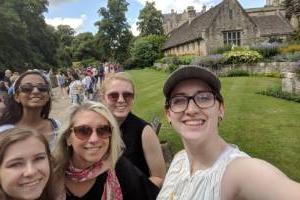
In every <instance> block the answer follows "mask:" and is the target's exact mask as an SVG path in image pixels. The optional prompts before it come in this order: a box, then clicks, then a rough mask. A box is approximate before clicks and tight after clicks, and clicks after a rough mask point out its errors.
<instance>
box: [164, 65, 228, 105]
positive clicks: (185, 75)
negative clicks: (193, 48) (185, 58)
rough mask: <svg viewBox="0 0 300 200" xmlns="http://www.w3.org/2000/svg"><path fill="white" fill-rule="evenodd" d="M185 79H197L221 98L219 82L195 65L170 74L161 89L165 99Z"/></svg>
mask: <svg viewBox="0 0 300 200" xmlns="http://www.w3.org/2000/svg"><path fill="white" fill-rule="evenodd" d="M187 79H199V80H201V81H203V82H205V83H207V84H208V85H209V87H210V88H211V89H212V90H213V91H214V92H215V93H216V94H217V95H220V96H221V93H220V91H221V82H220V80H219V79H218V77H217V76H216V75H215V74H214V73H213V72H211V71H209V70H208V69H206V68H203V67H200V66H196V65H184V66H181V67H179V68H178V69H176V70H175V71H174V72H172V73H171V74H170V75H169V77H168V78H167V80H166V82H165V84H164V87H163V93H164V95H165V97H166V98H169V97H170V95H171V92H172V90H173V89H174V88H175V86H176V85H177V84H178V83H180V82H181V81H184V80H187ZM221 97H222V96H221ZM222 101H223V98H222Z"/></svg>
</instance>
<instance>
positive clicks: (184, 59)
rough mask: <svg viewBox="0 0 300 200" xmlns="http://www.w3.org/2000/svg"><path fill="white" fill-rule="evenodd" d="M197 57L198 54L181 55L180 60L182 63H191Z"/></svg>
mask: <svg viewBox="0 0 300 200" xmlns="http://www.w3.org/2000/svg"><path fill="white" fill-rule="evenodd" d="M195 58H196V56H194V55H185V56H179V57H178V61H179V64H180V65H189V64H191V63H192V61H193V60H194V59H195Z"/></svg>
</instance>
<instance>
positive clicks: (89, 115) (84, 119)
mask: <svg viewBox="0 0 300 200" xmlns="http://www.w3.org/2000/svg"><path fill="white" fill-rule="evenodd" d="M72 121H73V124H74V126H76V125H80V124H85V125H91V126H93V125H99V124H101V125H106V124H109V122H108V120H107V119H106V118H105V117H104V116H103V115H101V114H99V113H97V112H95V111H92V110H81V111H79V112H77V113H76V114H75V115H74V117H73V119H72Z"/></svg>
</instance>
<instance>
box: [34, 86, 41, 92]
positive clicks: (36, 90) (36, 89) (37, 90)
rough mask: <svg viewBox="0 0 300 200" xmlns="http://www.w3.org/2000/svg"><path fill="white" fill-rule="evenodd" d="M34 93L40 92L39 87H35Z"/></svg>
mask: <svg viewBox="0 0 300 200" xmlns="http://www.w3.org/2000/svg"><path fill="white" fill-rule="evenodd" d="M32 92H40V91H39V89H38V88H37V87H33V89H32Z"/></svg>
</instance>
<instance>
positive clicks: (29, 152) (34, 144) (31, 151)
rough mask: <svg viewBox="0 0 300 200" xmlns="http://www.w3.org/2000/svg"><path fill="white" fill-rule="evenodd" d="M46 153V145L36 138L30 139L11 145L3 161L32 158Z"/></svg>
mask: <svg viewBox="0 0 300 200" xmlns="http://www.w3.org/2000/svg"><path fill="white" fill-rule="evenodd" d="M20 149H26V151H20ZM44 152H46V147H45V144H44V143H43V142H42V141H40V140H39V139H38V138H36V137H29V138H26V139H25V140H22V141H18V142H15V143H13V144H11V145H10V146H9V147H8V148H7V150H6V151H5V154H4V159H3V161H6V160H11V159H15V158H24V159H25V158H30V157H32V156H34V155H36V154H39V153H44Z"/></svg>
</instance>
